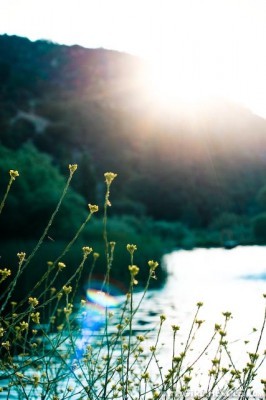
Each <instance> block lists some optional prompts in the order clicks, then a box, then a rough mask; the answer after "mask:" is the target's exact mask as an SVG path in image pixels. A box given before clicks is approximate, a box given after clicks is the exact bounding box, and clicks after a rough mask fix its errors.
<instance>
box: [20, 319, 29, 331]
mask: <svg viewBox="0 0 266 400" xmlns="http://www.w3.org/2000/svg"><path fill="white" fill-rule="evenodd" d="M28 328H29V324H28V322H26V321H22V322H20V329H21V332H22V331H25V330H28Z"/></svg>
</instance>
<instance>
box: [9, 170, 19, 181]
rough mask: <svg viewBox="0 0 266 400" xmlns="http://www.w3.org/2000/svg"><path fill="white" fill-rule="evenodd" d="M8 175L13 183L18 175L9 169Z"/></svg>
mask: <svg viewBox="0 0 266 400" xmlns="http://www.w3.org/2000/svg"><path fill="white" fill-rule="evenodd" d="M9 175H10V177H11V179H12V181H14V180H15V179H16V178H17V177H18V176H19V173H18V171H15V170H13V169H11V170H10V171H9Z"/></svg>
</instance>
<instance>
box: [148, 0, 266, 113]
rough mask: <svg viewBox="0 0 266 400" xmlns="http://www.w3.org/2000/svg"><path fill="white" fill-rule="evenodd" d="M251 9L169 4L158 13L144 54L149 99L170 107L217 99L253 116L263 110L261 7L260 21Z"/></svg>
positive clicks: (236, 2) (206, 2)
mask: <svg viewBox="0 0 266 400" xmlns="http://www.w3.org/2000/svg"><path fill="white" fill-rule="evenodd" d="M252 4H253V3H252ZM252 4H251V3H250V1H245V2H244V1H240V0H232V1H228V0H224V1H220V0H217V1H213V0H212V1H210V0H202V1H200V2H199V1H194V0H190V1H186V2H185V1H170V0H169V1H168V2H167V5H168V7H166V6H165V7H164V8H163V7H161V8H158V9H157V11H156V12H157V16H156V21H157V24H156V28H154V30H153V38H152V41H151V42H150V43H151V44H152V45H151V46H150V48H149V51H148V52H147V54H146V56H147V57H146V58H147V60H148V63H149V77H148V80H147V82H148V90H149V91H150V93H151V95H152V96H153V98H154V100H155V101H157V102H158V103H159V104H162V105H164V106H168V107H171V105H175V104H176V103H177V102H179V103H180V102H181V103H184V104H188V105H192V104H194V103H199V102H200V101H202V100H208V99H210V98H213V97H222V98H224V99H229V100H232V101H235V102H238V103H240V104H242V105H244V106H246V105H247V106H248V107H250V108H253V109H254V110H258V111H259V110H260V109H262V108H263V107H265V106H264V105H265V101H266V95H265V93H266V92H265V87H266V86H265V80H263V79H262V77H263V73H262V72H263V70H265V66H266V56H264V54H263V52H262V50H261V38H262V37H263V35H264V33H265V24H262V19H263V18H262V17H263V15H266V6H265V14H263V13H261V14H262V15H261V16H260V15H259V14H258V11H256V7H252ZM154 15H155V11H154ZM158 21H159V22H158ZM247 21H249V25H248V26H247ZM264 100H265V101H264ZM255 112H256V111H255ZM264 112H265V113H266V109H265V110H264Z"/></svg>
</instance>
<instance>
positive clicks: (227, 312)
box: [222, 311, 232, 321]
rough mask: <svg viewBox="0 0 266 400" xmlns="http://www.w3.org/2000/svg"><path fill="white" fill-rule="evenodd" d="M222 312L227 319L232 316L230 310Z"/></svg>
mask: <svg viewBox="0 0 266 400" xmlns="http://www.w3.org/2000/svg"><path fill="white" fill-rule="evenodd" d="M222 314H223V316H224V317H225V319H226V320H227V321H228V320H229V319H230V318H231V317H232V313H231V312H230V311H225V312H223V313H222Z"/></svg>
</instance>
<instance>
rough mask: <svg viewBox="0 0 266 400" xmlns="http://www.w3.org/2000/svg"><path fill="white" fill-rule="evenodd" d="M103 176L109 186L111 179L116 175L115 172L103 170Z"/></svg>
mask: <svg viewBox="0 0 266 400" xmlns="http://www.w3.org/2000/svg"><path fill="white" fill-rule="evenodd" d="M104 177H105V182H106V184H107V185H108V186H110V185H111V183H112V182H113V180H114V179H115V178H116V177H117V174H115V173H114V172H105V174H104Z"/></svg>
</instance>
